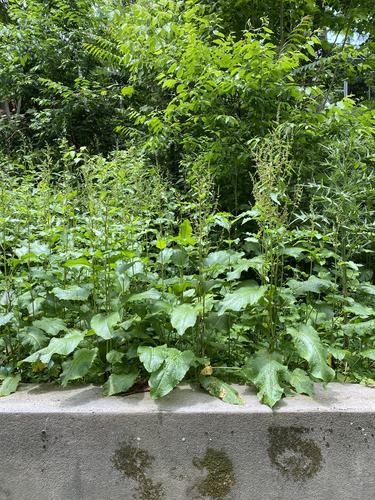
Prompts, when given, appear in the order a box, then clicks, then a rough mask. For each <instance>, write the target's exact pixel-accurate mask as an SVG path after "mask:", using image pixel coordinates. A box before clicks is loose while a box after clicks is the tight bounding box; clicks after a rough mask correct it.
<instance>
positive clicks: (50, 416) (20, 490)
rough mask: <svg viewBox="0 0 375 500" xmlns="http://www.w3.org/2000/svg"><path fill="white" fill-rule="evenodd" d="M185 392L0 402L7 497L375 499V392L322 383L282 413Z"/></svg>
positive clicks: (75, 392)
mask: <svg viewBox="0 0 375 500" xmlns="http://www.w3.org/2000/svg"><path fill="white" fill-rule="evenodd" d="M239 390H240V392H241V394H242V396H243V398H244V400H245V405H244V406H242V407H238V406H231V405H228V404H225V403H223V402H221V401H219V400H217V399H214V398H212V397H210V396H208V395H206V394H204V393H202V392H200V391H197V390H192V389H191V388H190V387H189V386H182V387H179V388H177V389H176V390H175V391H173V393H172V394H170V395H168V396H167V397H166V398H164V399H163V400H160V401H157V402H155V401H153V400H151V398H150V397H149V395H148V394H136V395H132V396H127V397H111V398H103V397H102V396H101V395H100V389H98V388H96V387H92V386H86V387H82V388H74V389H65V390H63V389H57V388H55V387H51V386H23V387H22V388H21V390H20V391H19V392H17V393H16V394H13V395H11V396H9V397H7V398H2V399H1V400H0V451H1V460H0V500H26V499H27V500H34V499H35V500H117V499H119V500H120V499H121V500H122V499H125V500H127V499H129V500H130V499H133V498H135V499H140V500H164V499H166V500H180V499H181V500H184V499H187V500H193V499H210V498H212V499H221V498H223V499H233V500H273V499H275V500H276V499H277V500H290V499H296V500H299V499H304V500H332V499H336V498H337V499H340V500H357V499H358V500H374V498H375V389H371V388H366V387H361V386H358V385H351V384H346V385H343V384H330V385H329V386H328V388H327V389H324V388H322V387H321V386H317V388H316V396H315V397H314V398H307V397H304V396H298V397H294V398H287V399H285V400H283V401H282V402H281V403H280V404H279V405H278V407H277V408H276V409H275V410H273V411H272V410H270V409H269V408H267V407H265V406H263V405H261V404H260V403H259V402H258V400H257V398H256V395H255V394H254V392H253V391H251V389H249V388H244V387H242V388H239Z"/></svg>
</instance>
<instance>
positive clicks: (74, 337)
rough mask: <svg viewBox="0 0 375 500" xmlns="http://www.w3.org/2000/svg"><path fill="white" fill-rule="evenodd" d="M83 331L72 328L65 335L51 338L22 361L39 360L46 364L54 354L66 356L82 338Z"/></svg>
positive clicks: (32, 361) (31, 361)
mask: <svg viewBox="0 0 375 500" xmlns="http://www.w3.org/2000/svg"><path fill="white" fill-rule="evenodd" d="M84 336H85V332H80V331H78V330H73V331H72V332H69V333H68V334H67V335H65V337H62V338H56V337H54V338H53V339H51V341H50V343H49V344H48V346H47V347H44V348H43V349H40V350H39V351H36V352H34V353H33V354H31V356H28V357H27V358H26V359H24V360H23V361H25V362H27V363H34V362H35V361H38V360H40V361H41V362H42V363H45V364H48V363H49V362H50V360H51V358H52V356H53V355H54V354H60V355H61V356H67V355H68V354H70V353H71V352H73V351H74V350H75V348H76V347H77V346H78V344H79V343H80V342H82V340H83V339H84Z"/></svg>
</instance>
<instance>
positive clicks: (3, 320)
mask: <svg viewBox="0 0 375 500" xmlns="http://www.w3.org/2000/svg"><path fill="white" fill-rule="evenodd" d="M13 318H14V314H13V313H11V312H9V313H6V314H0V326H5V325H8V324H9V323H11V322H12V321H13Z"/></svg>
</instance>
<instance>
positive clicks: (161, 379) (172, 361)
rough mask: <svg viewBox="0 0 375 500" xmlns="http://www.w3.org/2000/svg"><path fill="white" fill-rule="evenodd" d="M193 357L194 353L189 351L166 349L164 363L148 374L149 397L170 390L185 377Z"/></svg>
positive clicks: (162, 394) (157, 395)
mask: <svg viewBox="0 0 375 500" xmlns="http://www.w3.org/2000/svg"><path fill="white" fill-rule="evenodd" d="M194 359H195V356H194V353H193V352H191V351H183V352H181V351H179V350H178V349H174V348H170V349H168V356H167V358H165V360H164V363H163V364H162V365H161V367H160V368H159V369H158V370H157V371H156V372H153V373H152V374H151V376H150V380H149V386H150V387H151V391H150V395H151V397H153V398H161V397H163V396H165V395H167V394H168V393H169V392H171V390H172V389H173V388H174V387H176V385H177V384H179V383H180V382H181V380H182V379H183V378H184V377H185V375H186V373H187V372H188V370H189V368H190V366H191V364H192V362H193V360H194Z"/></svg>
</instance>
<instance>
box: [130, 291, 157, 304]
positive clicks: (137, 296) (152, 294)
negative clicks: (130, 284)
mask: <svg viewBox="0 0 375 500" xmlns="http://www.w3.org/2000/svg"><path fill="white" fill-rule="evenodd" d="M160 297H161V293H160V292H159V291H158V290H156V289H155V288H151V289H150V290H146V291H145V292H141V293H134V294H133V295H131V296H130V297H129V298H128V302H141V301H143V300H158V299H160Z"/></svg>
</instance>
